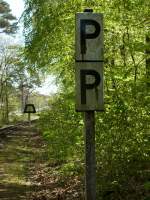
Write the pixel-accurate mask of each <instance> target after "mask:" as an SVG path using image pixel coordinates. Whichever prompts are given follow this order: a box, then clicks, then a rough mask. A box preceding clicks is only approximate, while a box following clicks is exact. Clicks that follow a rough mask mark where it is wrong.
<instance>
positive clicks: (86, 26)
mask: <svg viewBox="0 0 150 200" xmlns="http://www.w3.org/2000/svg"><path fill="white" fill-rule="evenodd" d="M75 59H76V67H75V79H76V111H78V112H85V117H84V124H85V127H84V128H85V162H86V167H85V176H86V178H85V186H86V190H85V198H86V200H96V158H95V113H94V112H95V111H103V110H104V102H103V15H102V14H98V13H93V10H92V9H85V11H84V13H77V14H76V56H75Z"/></svg>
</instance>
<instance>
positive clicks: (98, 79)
mask: <svg viewBox="0 0 150 200" xmlns="http://www.w3.org/2000/svg"><path fill="white" fill-rule="evenodd" d="M87 75H90V76H94V78H95V82H93V83H92V84H88V83H86V76H87ZM100 82H101V77H100V74H99V73H98V72H96V71H95V70H90V69H88V70H84V69H83V70H81V71H80V83H81V104H86V90H87V89H94V88H95V89H96V88H97V86H98V85H99V84H100Z"/></svg>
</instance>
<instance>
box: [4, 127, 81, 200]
mask: <svg viewBox="0 0 150 200" xmlns="http://www.w3.org/2000/svg"><path fill="white" fill-rule="evenodd" d="M46 147H47V146H46V144H45V142H44V141H43V140H42V137H41V136H40V133H39V132H38V131H37V129H36V128H35V125H31V126H28V125H22V126H21V125H20V126H19V127H18V128H16V129H15V130H13V131H10V133H9V134H7V136H6V137H3V138H0V199H1V200H56V199H57V200H59V199H60V200H61V199H62V200H63V199H65V200H73V199H81V200H82V199H84V198H83V196H84V195H83V187H81V185H82V184H81V181H80V180H79V178H78V177H77V176H73V177H70V178H69V177H66V178H64V177H61V176H60V174H59V175H58V173H57V172H58V170H59V168H60V164H59V163H58V164H57V163H49V162H48V153H47V148H46Z"/></svg>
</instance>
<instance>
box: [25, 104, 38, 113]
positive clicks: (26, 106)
mask: <svg viewBox="0 0 150 200" xmlns="http://www.w3.org/2000/svg"><path fill="white" fill-rule="evenodd" d="M28 106H32V108H33V111H27V108H28ZM23 112H24V113H36V110H35V106H34V104H26V105H25V108H24V111H23Z"/></svg>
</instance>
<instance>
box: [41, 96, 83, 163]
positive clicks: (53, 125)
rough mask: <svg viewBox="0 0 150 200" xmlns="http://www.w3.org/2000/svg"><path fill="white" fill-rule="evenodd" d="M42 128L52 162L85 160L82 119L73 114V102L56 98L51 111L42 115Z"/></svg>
mask: <svg viewBox="0 0 150 200" xmlns="http://www.w3.org/2000/svg"><path fill="white" fill-rule="evenodd" d="M80 124H81V125H80ZM40 127H41V129H42V131H43V136H44V138H45V139H46V141H47V142H48V144H49V154H50V159H51V160H52V161H56V162H57V161H59V162H60V160H61V161H62V162H66V161H68V160H76V159H79V158H80V157H81V160H82V159H83V158H82V153H83V152H82V151H83V142H82V140H81V138H82V119H81V117H80V116H79V115H77V114H76V113H75V112H73V105H72V102H70V103H69V102H68V101H64V99H63V97H62V96H61V97H60V98H58V97H56V98H55V101H54V102H53V103H52V102H51V105H50V109H49V111H45V112H43V113H42V114H41V119H40ZM58 127H59V128H58Z"/></svg>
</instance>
